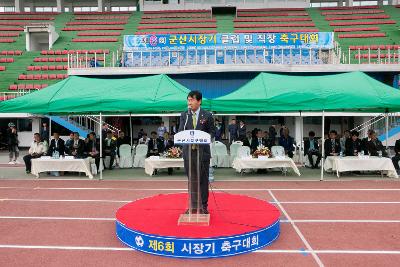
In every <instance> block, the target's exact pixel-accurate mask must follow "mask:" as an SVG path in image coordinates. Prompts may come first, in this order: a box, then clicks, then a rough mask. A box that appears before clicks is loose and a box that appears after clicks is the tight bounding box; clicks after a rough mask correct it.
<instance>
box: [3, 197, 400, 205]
mask: <svg viewBox="0 0 400 267" xmlns="http://www.w3.org/2000/svg"><path fill="white" fill-rule="evenodd" d="M135 200H136V199H131V200H109V199H34V198H0V202H1V201H9V202H12V201H17V202H18V201H20V202H24V201H26V202H94V203H97V202H100V203H129V202H132V201H135ZM269 203H275V202H274V201H269ZM279 203H281V204H400V201H279Z"/></svg>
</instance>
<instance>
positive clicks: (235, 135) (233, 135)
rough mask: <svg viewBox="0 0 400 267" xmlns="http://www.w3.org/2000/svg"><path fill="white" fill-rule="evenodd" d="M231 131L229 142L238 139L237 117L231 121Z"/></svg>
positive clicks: (229, 130)
mask: <svg viewBox="0 0 400 267" xmlns="http://www.w3.org/2000/svg"><path fill="white" fill-rule="evenodd" d="M228 132H229V142H230V143H233V142H235V141H236V140H238V125H237V123H236V119H232V121H231V123H230V124H229V126H228Z"/></svg>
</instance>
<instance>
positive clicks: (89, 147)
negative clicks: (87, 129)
mask: <svg viewBox="0 0 400 267" xmlns="http://www.w3.org/2000/svg"><path fill="white" fill-rule="evenodd" d="M95 145H96V150H97V152H98V154H97V156H95V157H96V158H97V157H100V140H99V139H96V142H95ZM92 151H93V141H92V140H89V141H88V143H87V144H86V148H85V156H86V157H89V156H90V157H91V155H90V154H89V153H90V152H92Z"/></svg>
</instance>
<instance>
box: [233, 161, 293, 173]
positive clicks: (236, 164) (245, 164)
mask: <svg viewBox="0 0 400 267" xmlns="http://www.w3.org/2000/svg"><path fill="white" fill-rule="evenodd" d="M232 166H233V168H234V169H235V170H236V171H238V172H241V171H242V170H243V169H271V168H292V169H293V171H294V172H295V173H296V174H297V175H298V176H300V171H299V169H298V168H297V166H296V164H295V163H294V161H293V160H292V159H291V158H289V157H285V158H266V159H257V158H236V159H235V160H234V161H233V164H232Z"/></svg>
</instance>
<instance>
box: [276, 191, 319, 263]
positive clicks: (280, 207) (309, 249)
mask: <svg viewBox="0 0 400 267" xmlns="http://www.w3.org/2000/svg"><path fill="white" fill-rule="evenodd" d="M268 193H269V194H270V195H271V197H272V199H273V200H274V201H275V203H276V204H277V205H278V207H279V209H280V210H281V211H282V213H283V215H284V216H285V217H286V218H287V219H288V221H289V222H290V224H291V225H292V227H293V229H294V230H295V231H296V233H297V235H298V236H299V237H300V239H301V241H303V243H304V245H305V246H306V248H307V250H308V251H310V253H311V255H312V256H313V258H314V260H315V261H316V263H317V264H318V266H320V267H323V266H324V264H323V263H322V261H321V259H320V258H319V257H318V255H317V254H316V253H315V252H314V251H313V249H312V247H311V245H310V243H308V241H307V239H306V238H305V237H304V235H303V234H302V233H301V231H300V229H299V228H298V227H297V226H296V224H295V223H294V222H293V221H292V218H291V217H290V216H289V214H288V213H287V212H286V210H285V208H284V207H283V206H282V204H280V203H279V201H278V199H277V198H276V197H275V195H274V194H273V193H272V192H271V190H268Z"/></svg>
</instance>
